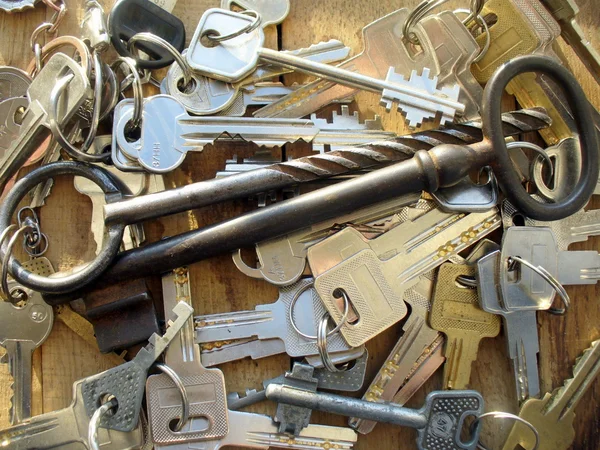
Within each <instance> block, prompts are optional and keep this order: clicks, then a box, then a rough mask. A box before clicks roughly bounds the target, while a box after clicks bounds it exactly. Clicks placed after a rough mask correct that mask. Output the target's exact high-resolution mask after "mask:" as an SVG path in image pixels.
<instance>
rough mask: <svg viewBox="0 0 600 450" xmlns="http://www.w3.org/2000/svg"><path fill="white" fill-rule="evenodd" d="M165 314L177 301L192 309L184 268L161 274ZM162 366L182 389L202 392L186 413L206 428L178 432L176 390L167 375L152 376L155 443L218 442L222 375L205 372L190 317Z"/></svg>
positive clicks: (222, 429)
mask: <svg viewBox="0 0 600 450" xmlns="http://www.w3.org/2000/svg"><path fill="white" fill-rule="evenodd" d="M162 285H163V299H164V308H165V314H168V313H169V311H171V310H172V309H173V308H174V307H175V306H176V305H177V302H178V301H185V302H186V303H188V304H189V305H190V306H191V302H192V297H191V290H190V288H191V285H190V280H189V272H188V270H187V268H186V267H182V268H179V269H175V270H174V271H173V272H171V273H169V274H166V275H163V278H162ZM165 364H166V365H167V366H169V367H170V368H171V369H172V370H174V371H175V372H176V373H177V375H178V376H179V377H180V378H181V382H182V383H183V385H184V386H185V389H186V390H187V391H188V392H190V391H194V392H203V393H205V395H203V396H202V399H201V401H197V402H190V405H189V413H190V415H191V416H193V417H196V418H197V420H201V419H204V420H205V422H206V423H205V427H204V429H202V430H197V431H194V432H185V433H182V432H177V431H176V430H175V429H174V427H173V422H175V424H176V423H177V421H178V420H179V418H180V417H181V414H182V412H183V406H182V405H181V402H178V400H179V398H180V394H179V391H178V389H177V387H176V386H174V385H173V381H172V380H171V378H170V377H169V376H167V375H166V374H160V375H152V376H150V377H148V380H147V381H146V403H147V404H148V422H149V424H150V428H151V430H152V438H153V441H154V443H155V444H160V445H166V444H173V443H181V442H184V441H204V440H212V439H221V438H223V437H225V436H226V435H227V433H228V432H229V423H228V418H227V398H226V393H225V379H224V377H223V372H221V371H220V370H218V369H206V368H204V366H203V365H202V362H201V360H200V349H199V347H198V345H196V343H195V342H194V320H193V319H192V318H190V319H189V320H188V322H187V324H186V325H185V326H184V328H183V329H182V330H181V332H180V333H179V338H178V339H175V340H174V341H173V342H172V343H171V345H170V346H169V348H168V349H167V350H166V352H165Z"/></svg>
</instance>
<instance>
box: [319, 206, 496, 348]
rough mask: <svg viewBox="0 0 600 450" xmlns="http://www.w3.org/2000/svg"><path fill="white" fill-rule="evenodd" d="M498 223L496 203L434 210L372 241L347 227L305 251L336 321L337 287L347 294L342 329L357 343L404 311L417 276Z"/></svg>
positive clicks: (351, 340)
mask: <svg viewBox="0 0 600 450" xmlns="http://www.w3.org/2000/svg"><path fill="white" fill-rule="evenodd" d="M499 226H500V217H499V215H498V212H497V210H496V209H495V208H494V209H491V210H489V211H488V212H485V213H471V214H447V213H443V212H441V211H439V210H433V211H430V212H429V213H427V214H424V215H423V216H421V217H419V218H417V219H416V220H415V221H408V222H405V223H403V224H401V225H399V226H397V227H395V228H392V229H391V230H389V231H388V232H387V233H384V234H383V235H381V236H380V237H378V238H375V239H372V240H367V239H365V238H364V237H363V236H362V235H361V234H360V233H359V232H358V231H356V230H354V229H352V228H345V229H344V230H342V231H340V232H338V233H336V234H334V235H333V236H331V237H329V238H327V239H325V240H324V241H322V242H319V243H318V244H316V245H314V246H312V247H311V248H310V249H309V250H308V261H309V263H310V267H311V269H312V271H313V275H314V276H315V289H316V290H317V292H318V293H319V296H320V297H321V299H322V300H323V302H324V304H325V307H326V308H327V311H328V312H329V313H330V314H331V316H332V317H333V319H334V321H335V322H336V323H337V322H338V321H339V320H340V318H341V316H342V306H341V305H340V303H339V301H338V300H337V298H338V297H339V295H336V292H338V290H343V291H344V292H345V293H346V294H347V295H348V298H349V299H350V303H351V305H352V307H353V312H354V314H351V315H350V317H349V318H348V321H347V323H346V324H344V325H343V326H342V328H341V330H340V331H341V333H342V335H343V336H344V339H345V340H346V341H347V342H348V343H349V344H350V345H352V346H357V345H360V344H362V343H364V342H366V341H367V340H369V339H371V338H373V337H374V336H375V335H377V334H379V333H380V332H382V331H383V330H385V329H387V328H388V327H390V326H392V325H393V324H395V323H396V322H398V321H399V320H401V319H402V318H403V317H404V316H405V315H406V305H405V304H404V301H403V295H404V293H405V291H406V290H408V289H410V288H411V287H412V286H414V285H415V284H416V283H417V282H418V281H419V276H420V275H422V274H424V273H425V272H427V271H429V270H432V269H434V268H436V267H438V266H439V265H440V264H442V263H443V262H445V261H446V260H448V258H450V257H452V256H453V255H456V254H457V253H458V252H460V251H462V250H464V249H465V248H467V247H468V246H469V245H471V244H472V243H474V242H476V241H478V240H479V239H481V238H483V237H484V236H486V235H487V234H489V233H490V232H491V231H493V230H494V229H496V228H498V227H499Z"/></svg>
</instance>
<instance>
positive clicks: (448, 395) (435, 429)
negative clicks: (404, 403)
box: [266, 384, 483, 450]
mask: <svg viewBox="0 0 600 450" xmlns="http://www.w3.org/2000/svg"><path fill="white" fill-rule="evenodd" d="M266 395H267V398H268V399H269V400H273V401H276V402H278V403H287V404H290V405H296V406H302V407H305V408H310V409H312V410H317V411H325V412H330V413H334V414H340V415H342V416H354V417H359V418H362V419H368V420H376V421H378V422H385V423H392V424H395V425H400V426H405V427H411V428H415V429H416V430H417V447H418V448H419V449H421V450H428V449H431V450H434V449H435V450H446V449H448V450H450V449H475V448H476V446H477V442H478V439H479V431H480V430H479V427H477V428H476V429H475V430H474V431H473V433H472V436H471V439H470V440H469V441H467V442H463V441H462V439H461V437H460V434H461V429H462V427H463V423H464V421H465V419H466V418H467V417H469V416H479V415H480V414H481V413H482V412H483V397H482V396H481V394H479V393H478V392H476V391H434V392H431V393H430V394H429V395H428V396H427V398H426V399H425V405H424V406H423V407H422V408H421V409H418V410H417V409H410V408H404V407H401V406H398V405H395V404H393V403H371V402H368V401H365V400H359V399H355V398H350V397H342V396H340V395H333V394H325V393H323V392H310V391H305V390H303V389H298V388H294V387H290V386H285V385H281V384H270V385H269V386H268V387H267V389H266Z"/></svg>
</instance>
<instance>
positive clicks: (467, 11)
mask: <svg viewBox="0 0 600 450" xmlns="http://www.w3.org/2000/svg"><path fill="white" fill-rule="evenodd" d="M475 1H478V0H475ZM482 8H483V4H482ZM453 13H454V14H469V15H468V16H467V18H466V19H465V20H463V24H464V25H465V26H467V24H468V23H469V22H471V20H470V19H469V17H470V16H471V14H473V13H472V10H470V9H455V10H454V11H453ZM475 23H476V24H477V25H479V26H480V27H481V28H482V29H483V31H484V33H485V45H484V46H483V48H482V49H481V50H479V53H478V54H477V56H476V57H475V59H473V61H471V64H474V63H477V62H479V61H481V60H482V59H483V57H484V56H485V54H486V53H487V52H488V50H489V49H490V45H491V44H492V37H491V36H490V28H489V26H488V24H487V22H486V21H485V19H484V18H483V16H482V15H481V14H477V16H475ZM471 34H473V32H472V31H471Z"/></svg>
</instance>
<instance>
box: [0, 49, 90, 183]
mask: <svg viewBox="0 0 600 450" xmlns="http://www.w3.org/2000/svg"><path fill="white" fill-rule="evenodd" d="M57 83H68V85H69V87H68V89H67V90H66V91H65V93H64V94H63V97H62V98H61V101H60V102H59V108H58V115H57V117H54V115H53V114H52V112H51V111H50V97H51V93H52V91H53V90H54V89H56V87H57V86H58V85H57ZM90 95H91V88H90V83H89V80H88V78H87V76H86V74H85V71H84V70H83V68H82V67H81V66H80V65H79V64H78V63H76V62H75V61H74V60H72V59H71V58H69V57H68V56H66V55H65V54H64V53H56V54H54V55H53V56H52V57H51V58H50V59H49V60H48V61H47V62H46V64H45V65H44V67H43V68H42V70H41V71H40V72H39V74H38V75H37V76H36V77H35V79H34V80H33V82H32V83H31V85H30V86H29V88H28V90H27V97H28V99H29V107H28V108H27V110H26V111H25V114H24V116H23V122H22V123H21V128H20V130H19V136H18V137H17V138H16V139H15V140H14V141H13V142H12V145H11V146H10V148H9V149H7V150H6V152H5V154H4V157H3V158H2V159H1V160H0V163H1V166H0V167H1V168H0V189H3V188H4V186H5V184H6V183H7V181H8V180H9V179H10V178H11V177H12V176H13V175H14V174H15V173H17V171H18V170H19V168H20V167H21V166H23V164H24V163H25V161H27V160H28V159H29V158H30V157H31V155H32V154H33V153H34V152H35V151H36V150H37V149H38V148H39V146H40V145H41V144H42V143H43V142H44V141H45V140H46V138H47V137H48V136H50V130H49V128H48V127H49V121H50V120H56V121H57V122H58V124H59V125H62V124H65V123H67V122H68V121H69V119H70V118H71V117H72V116H73V115H74V114H75V112H76V111H77V109H78V108H79V107H80V106H81V105H82V104H83V102H84V101H85V100H86V99H87V98H89V97H90Z"/></svg>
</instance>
